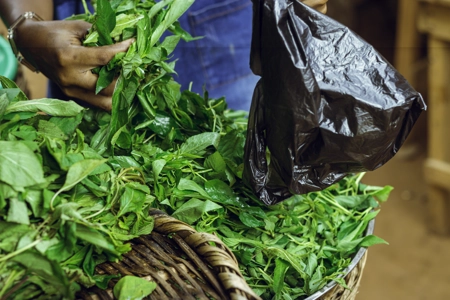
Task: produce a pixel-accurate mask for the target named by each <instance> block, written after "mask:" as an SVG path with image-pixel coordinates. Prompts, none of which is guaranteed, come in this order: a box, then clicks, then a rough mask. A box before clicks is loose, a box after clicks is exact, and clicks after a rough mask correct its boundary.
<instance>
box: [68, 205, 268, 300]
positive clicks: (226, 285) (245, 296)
mask: <svg viewBox="0 0 450 300" xmlns="http://www.w3.org/2000/svg"><path fill="white" fill-rule="evenodd" d="M151 214H152V216H153V217H154V219H155V227H154V230H153V232H152V233H151V234H150V235H147V236H143V237H140V238H138V239H135V240H133V241H132V242H131V243H132V251H130V252H129V253H127V254H125V255H124V256H123V259H122V260H121V261H120V262H117V263H115V262H106V263H103V264H101V265H99V266H97V268H96V272H97V273H98V274H120V275H122V276H125V275H134V276H138V277H141V278H145V279H148V280H152V281H155V282H156V283H157V288H156V290H155V291H153V292H152V294H151V295H150V296H148V297H147V298H146V299H155V300H160V299H162V300H163V299H183V300H188V299H192V300H194V299H201V300H203V299H205V300H206V299H232V300H256V299H260V297H258V296H257V295H256V294H255V293H254V292H253V291H252V289H251V288H250V287H249V286H248V285H247V283H246V282H245V280H244V278H243V277H242V274H241V273H240V271H239V265H238V262H237V260H236V258H235V256H234V255H233V253H232V252H231V250H229V248H228V247H227V246H226V245H224V244H223V242H222V241H221V240H220V239H219V238H218V237H216V236H214V235H211V234H207V233H199V232H197V231H195V230H194V229H193V228H192V227H190V226H189V225H187V224H185V223H183V222H181V221H179V220H177V219H175V218H172V217H170V216H168V215H167V214H165V213H163V212H161V211H157V210H154V211H152V212H151ZM116 282H117V280H111V281H110V285H109V288H108V289H107V290H102V289H100V288H97V287H93V288H90V289H86V290H82V291H80V292H79V293H78V294H77V299H87V300H96V299H101V300H110V299H114V297H113V293H112V289H113V287H114V284H115V283H116Z"/></svg>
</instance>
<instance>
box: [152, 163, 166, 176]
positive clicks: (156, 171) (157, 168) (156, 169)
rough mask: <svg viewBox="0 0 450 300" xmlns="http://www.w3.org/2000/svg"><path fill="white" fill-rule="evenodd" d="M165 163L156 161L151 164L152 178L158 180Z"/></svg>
mask: <svg viewBox="0 0 450 300" xmlns="http://www.w3.org/2000/svg"><path fill="white" fill-rule="evenodd" d="M166 163H167V162H166V160H165V159H157V160H155V161H153V162H152V171H153V176H154V177H155V179H158V178H159V174H160V173H161V171H162V169H163V168H164V166H165V165H166Z"/></svg>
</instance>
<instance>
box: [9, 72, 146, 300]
mask: <svg viewBox="0 0 450 300" xmlns="http://www.w3.org/2000/svg"><path fill="white" fill-rule="evenodd" d="M0 81H1V83H2V86H3V87H4V89H0V274H1V275H0V297H5V298H8V297H11V298H13V299H37V298H38V297H39V296H40V295H43V294H46V295H48V296H50V295H51V296H53V297H55V298H58V297H60V298H63V297H64V298H73V297H74V292H75V291H76V290H78V289H79V284H78V283H81V284H83V285H84V286H92V285H94V284H97V285H99V286H106V285H105V284H106V283H107V281H108V280H109V279H110V277H108V276H99V275H95V274H94V268H95V266H96V265H97V264H98V263H101V262H103V261H105V260H117V259H119V258H120V256H121V254H123V253H126V252H128V251H129V250H130V249H131V248H130V246H129V244H128V243H127V241H129V240H130V239H132V238H135V237H138V236H140V235H143V234H149V233H150V232H151V231H152V229H153V219H152V218H150V217H149V216H148V214H147V213H146V207H149V206H150V205H151V204H152V202H153V201H154V197H153V196H152V195H151V193H150V189H149V186H148V185H146V184H145V179H144V176H143V175H142V173H141V172H140V170H139V169H135V168H132V167H128V168H122V167H121V165H120V164H119V163H117V161H108V159H105V158H104V157H102V156H101V155H100V154H98V153H97V152H96V151H94V150H93V148H92V147H90V146H89V145H88V144H87V143H86V141H85V140H86V138H85V134H84V133H83V132H85V133H87V134H89V130H88V129H86V128H84V125H83V124H89V123H90V119H91V118H92V114H93V113H94V112H90V111H86V110H85V109H84V108H82V107H81V106H79V105H78V104H76V103H74V102H72V101H69V102H65V101H62V100H56V99H39V100H27V99H26V96H25V95H24V94H23V92H22V91H21V90H20V89H18V88H17V87H16V86H15V84H14V83H13V82H11V81H9V80H8V79H6V78H5V77H0ZM97 113H98V114H99V115H103V114H102V113H100V112H97ZM100 119H101V118H100ZM83 130H84V131H83Z"/></svg>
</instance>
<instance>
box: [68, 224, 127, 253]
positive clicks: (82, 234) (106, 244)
mask: <svg viewBox="0 0 450 300" xmlns="http://www.w3.org/2000/svg"><path fill="white" fill-rule="evenodd" d="M75 235H76V236H77V237H78V238H80V239H82V240H84V241H86V242H88V243H90V244H92V245H95V246H97V247H99V248H101V249H104V250H107V251H109V252H110V253H113V254H117V255H118V254H119V253H118V252H117V251H116V249H115V247H114V245H113V244H112V243H111V242H110V241H108V240H107V239H106V238H105V237H104V236H103V235H102V234H101V233H100V232H98V231H96V230H94V229H92V228H89V227H87V226H84V225H81V224H77V227H76V231H75Z"/></svg>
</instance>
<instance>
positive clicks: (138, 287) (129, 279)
mask: <svg viewBox="0 0 450 300" xmlns="http://www.w3.org/2000/svg"><path fill="white" fill-rule="evenodd" d="M155 289H156V282H153V281H147V280H145V279H143V278H139V277H135V276H124V277H122V278H121V279H120V280H119V281H118V282H117V283H116V285H115V286H114V289H113V293H114V297H116V299H117V300H141V299H143V298H144V297H147V296H148V295H150V294H151V293H152V292H153V291H154V290H155Z"/></svg>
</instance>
